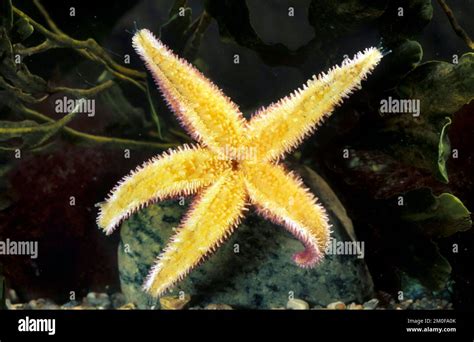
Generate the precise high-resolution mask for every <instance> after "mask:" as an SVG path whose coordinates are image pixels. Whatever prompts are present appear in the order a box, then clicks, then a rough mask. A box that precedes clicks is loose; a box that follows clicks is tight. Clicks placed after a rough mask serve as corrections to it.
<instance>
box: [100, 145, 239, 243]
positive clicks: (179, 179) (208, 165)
mask: <svg viewBox="0 0 474 342" xmlns="http://www.w3.org/2000/svg"><path fill="white" fill-rule="evenodd" d="M229 166H230V165H229V164H228V162H226V161H224V160H221V159H219V158H218V157H217V156H216V155H215V154H214V153H213V152H211V151H209V150H207V149H203V148H198V147H189V146H187V145H184V146H183V147H182V148H179V149H178V150H170V151H169V152H168V153H163V154H162V155H160V156H158V157H155V158H153V159H151V160H149V161H147V162H145V163H144V164H143V165H142V166H141V167H138V168H137V169H136V170H135V171H132V172H131V173H130V174H129V175H128V176H125V177H124V178H123V179H122V181H120V182H119V184H118V185H117V186H116V187H115V188H114V189H113V190H112V191H111V193H110V195H109V197H108V199H107V200H106V201H105V202H103V203H101V204H100V212H99V216H98V218H97V224H98V225H99V227H101V228H102V229H103V230H104V231H105V232H106V233H107V234H111V233H112V231H113V230H114V228H115V227H117V226H118V224H119V223H120V222H121V221H122V220H123V219H125V218H127V217H128V216H130V215H131V214H132V213H134V212H135V211H137V210H139V209H141V208H142V207H144V206H146V205H147V204H149V203H151V202H154V201H157V200H162V199H165V198H170V197H175V196H179V195H189V194H192V193H194V192H195V191H196V190H198V189H199V188H201V187H203V186H207V185H209V184H211V183H212V182H213V181H214V180H215V178H216V177H218V176H219V175H220V174H221V173H223V172H224V170H225V169H226V168H227V167H229Z"/></svg>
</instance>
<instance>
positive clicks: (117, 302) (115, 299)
mask: <svg viewBox="0 0 474 342" xmlns="http://www.w3.org/2000/svg"><path fill="white" fill-rule="evenodd" d="M110 299H111V301H112V307H113V308H114V309H117V308H119V307H122V306H124V305H125V304H127V299H126V298H125V296H124V294H123V293H120V292H117V293H114V294H113V295H112V296H110Z"/></svg>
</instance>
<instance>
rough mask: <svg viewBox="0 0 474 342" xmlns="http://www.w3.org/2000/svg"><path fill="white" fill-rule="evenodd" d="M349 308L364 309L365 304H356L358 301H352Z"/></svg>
mask: <svg viewBox="0 0 474 342" xmlns="http://www.w3.org/2000/svg"><path fill="white" fill-rule="evenodd" d="M347 309H348V310H364V306H363V305H361V304H356V303H350V304H349V305H348V306H347Z"/></svg>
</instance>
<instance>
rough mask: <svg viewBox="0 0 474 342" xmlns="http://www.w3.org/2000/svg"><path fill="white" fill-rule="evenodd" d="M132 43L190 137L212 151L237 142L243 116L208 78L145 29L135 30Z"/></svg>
mask: <svg viewBox="0 0 474 342" xmlns="http://www.w3.org/2000/svg"><path fill="white" fill-rule="evenodd" d="M133 46H134V47H135V49H136V51H137V52H138V54H139V55H140V56H141V57H142V59H143V60H144V62H145V63H146V65H147V67H148V69H149V70H150V72H151V73H152V74H153V76H154V78H155V81H156V83H157V85H158V86H159V88H160V90H161V91H162V93H163V96H164V97H165V100H167V102H168V105H169V106H170V108H171V109H172V110H173V111H174V112H175V113H176V115H177V116H178V118H179V119H180V121H181V123H182V124H183V126H184V127H185V128H186V129H187V131H188V132H189V133H190V134H191V135H192V136H193V138H195V139H196V140H197V141H199V142H201V143H202V144H204V145H206V146H209V148H211V149H213V150H215V151H217V150H220V149H222V148H235V147H237V146H239V145H240V140H241V139H242V136H243V134H242V133H243V127H244V119H243V116H242V114H241V113H240V111H239V109H238V108H237V106H236V105H235V104H234V103H233V102H232V101H231V100H230V99H229V98H227V97H225V96H224V95H223V94H222V92H221V91H220V90H219V89H218V88H217V87H216V86H215V85H214V84H213V83H212V82H211V81H210V80H208V79H207V78H206V77H205V76H204V75H202V74H201V73H200V72H199V71H198V70H197V69H195V68H194V67H193V66H192V65H191V64H189V63H188V62H186V61H185V60H183V59H181V58H179V57H177V56H176V55H174V54H173V52H171V50H170V49H168V48H167V47H166V46H165V45H164V44H163V43H162V42H161V41H160V40H158V39H156V38H155V37H154V36H153V34H152V33H151V32H150V31H148V30H146V29H143V30H140V31H138V32H137V33H136V34H135V36H134V37H133Z"/></svg>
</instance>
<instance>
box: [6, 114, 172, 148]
mask: <svg viewBox="0 0 474 342" xmlns="http://www.w3.org/2000/svg"><path fill="white" fill-rule="evenodd" d="M15 108H16V109H18V110H20V111H21V112H23V113H24V114H25V115H26V116H29V117H31V118H35V119H38V120H41V121H43V122H55V121H54V120H53V119H51V118H50V117H48V116H46V115H44V114H41V113H40V112H37V111H36V110H33V109H31V108H27V107H25V106H23V105H18V106H15ZM62 131H63V132H64V133H65V134H66V135H68V136H69V137H70V138H72V139H75V140H78V141H80V142H83V143H86V144H99V145H107V146H112V147H115V148H145V149H156V150H163V149H167V148H171V147H176V146H178V145H177V144H173V143H157V142H148V141H138V140H131V139H122V138H115V137H105V136H100V135H94V134H88V133H83V132H79V131H76V130H75V129H72V128H69V127H63V128H62Z"/></svg>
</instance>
